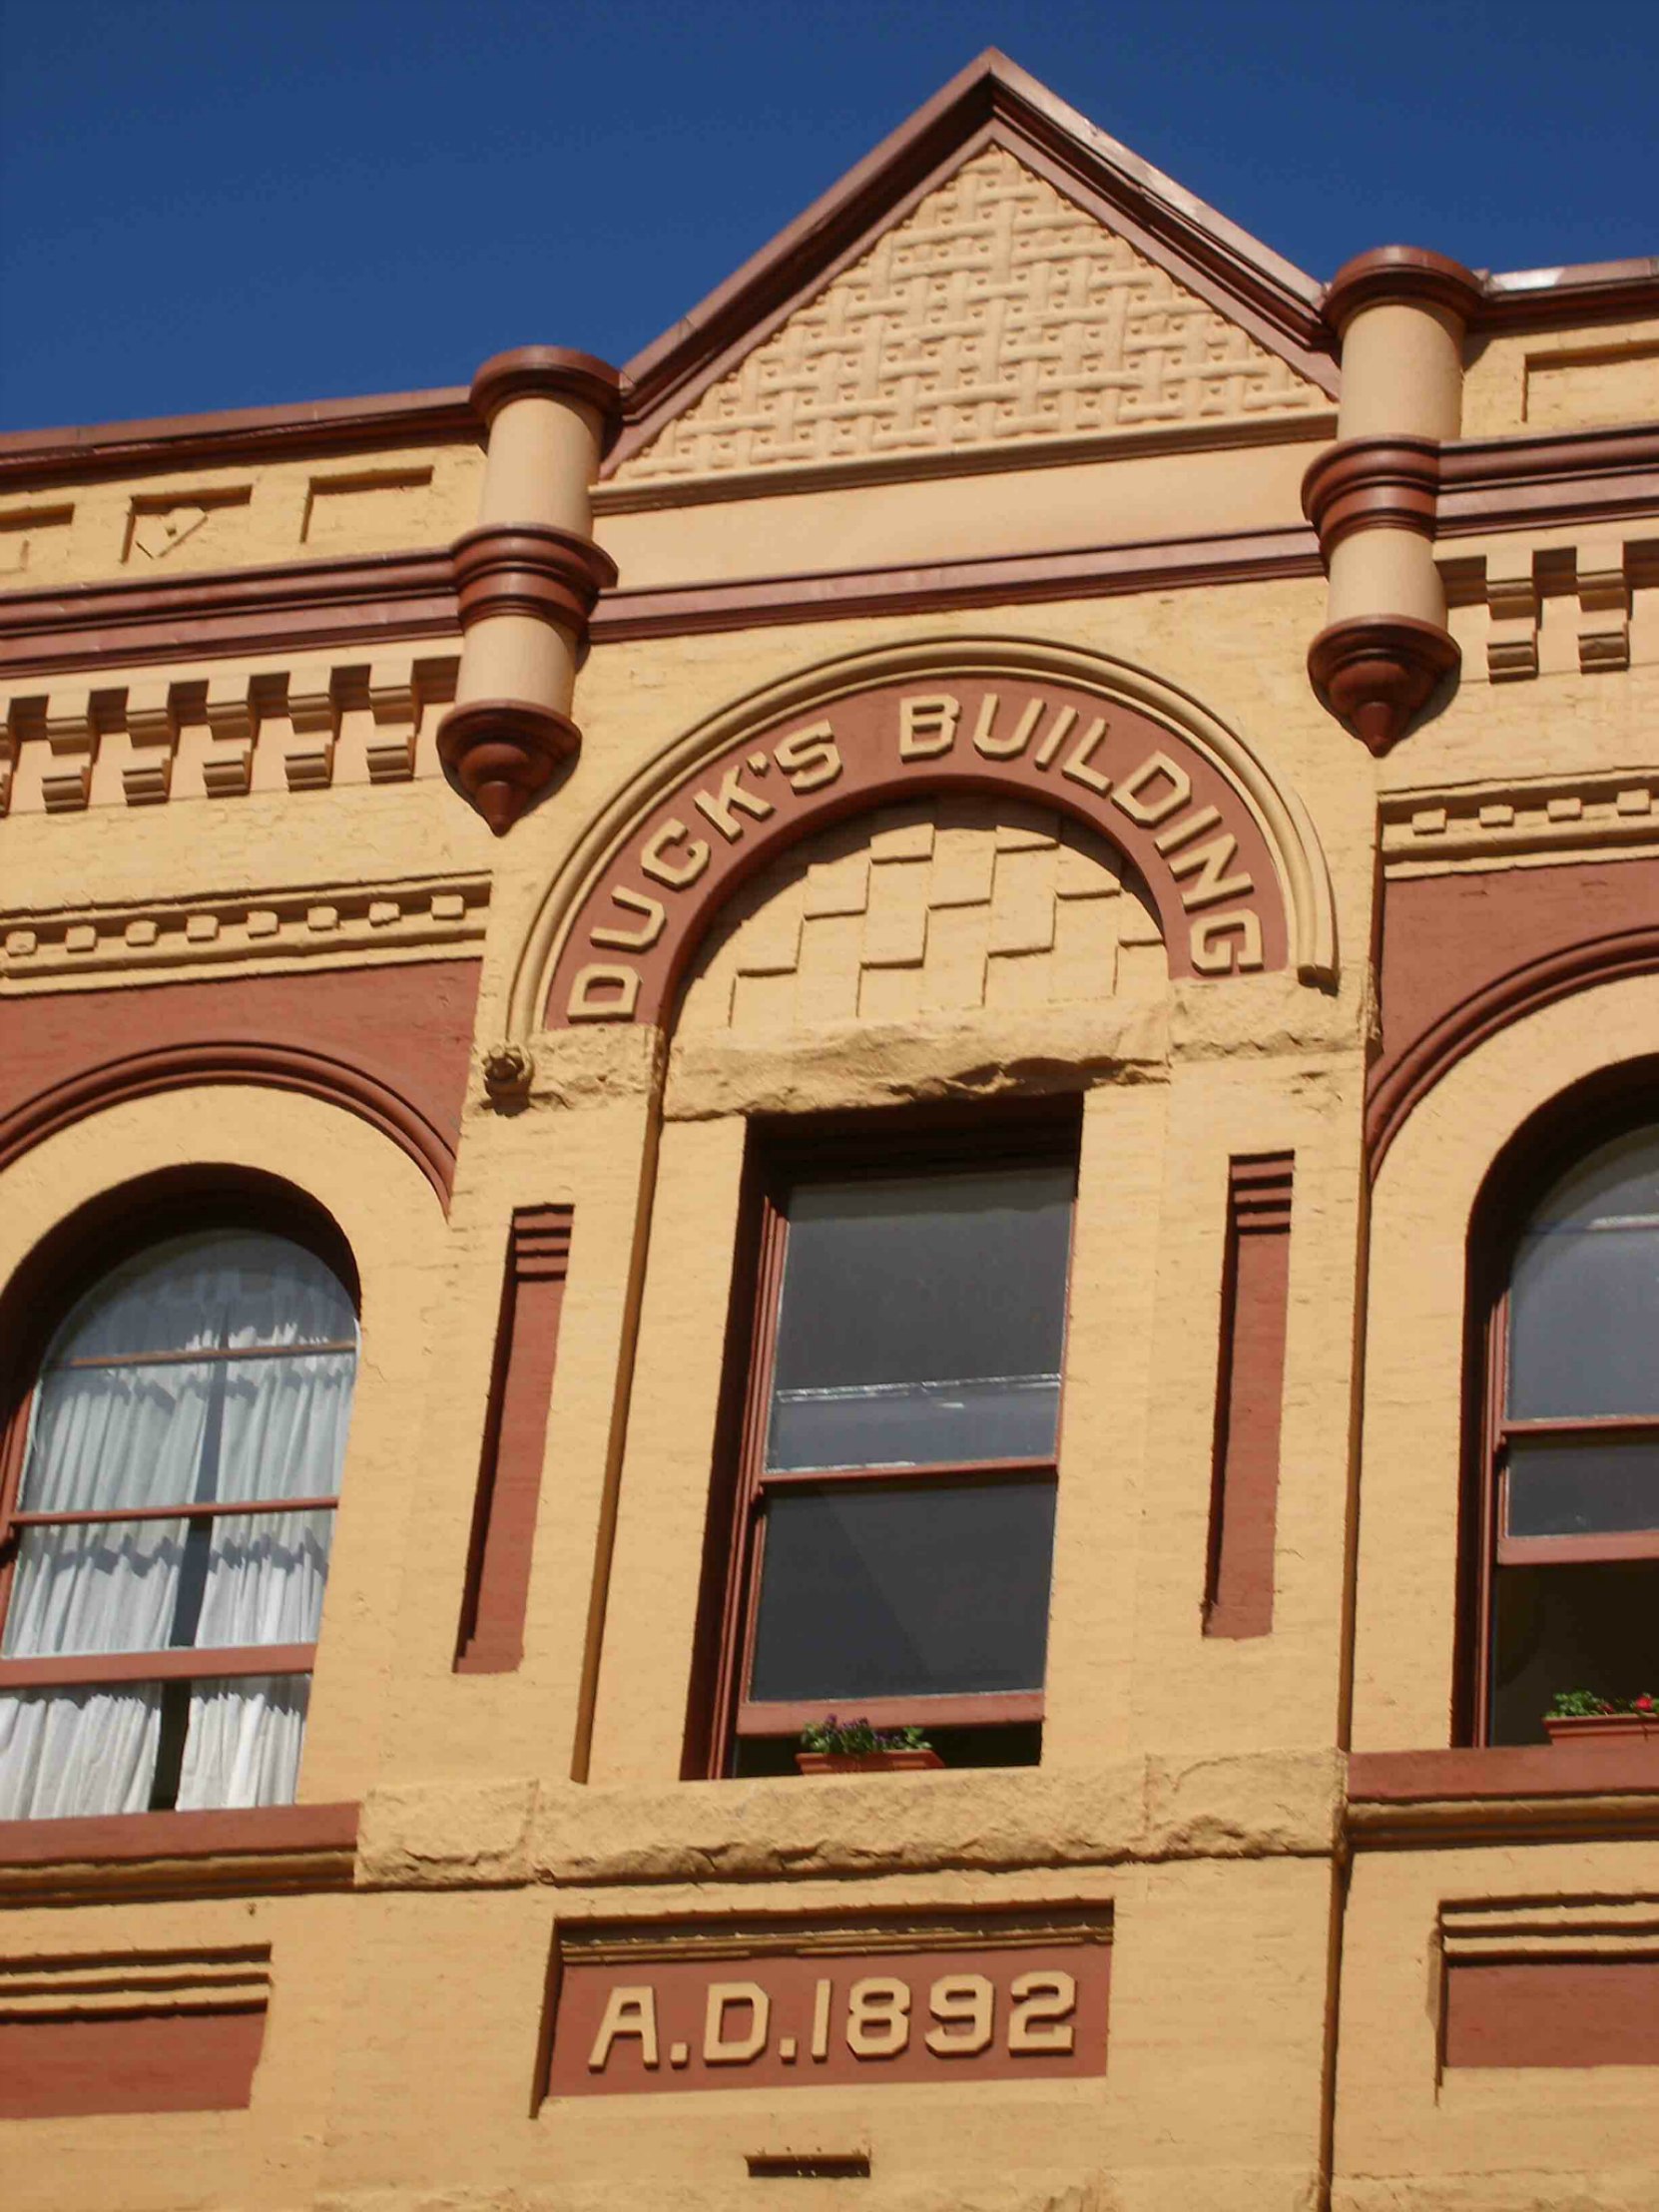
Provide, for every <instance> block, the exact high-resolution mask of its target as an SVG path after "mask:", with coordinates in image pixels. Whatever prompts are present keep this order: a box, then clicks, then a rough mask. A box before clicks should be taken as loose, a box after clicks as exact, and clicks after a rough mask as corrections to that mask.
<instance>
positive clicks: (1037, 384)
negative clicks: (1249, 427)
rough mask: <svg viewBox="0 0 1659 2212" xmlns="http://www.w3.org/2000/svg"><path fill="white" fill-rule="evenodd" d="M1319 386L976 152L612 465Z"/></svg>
mask: <svg viewBox="0 0 1659 2212" xmlns="http://www.w3.org/2000/svg"><path fill="white" fill-rule="evenodd" d="M1329 405H1330V401H1329V400H1328V399H1327V397H1326V395H1325V393H1324V392H1322V391H1320V390H1319V389H1318V387H1317V386H1315V385H1314V384H1311V383H1309V382H1307V381H1306V380H1305V379H1304V378H1303V377H1300V376H1298V375H1297V374H1296V372H1295V371H1294V370H1293V369H1292V368H1290V367H1289V366H1288V364H1287V363H1286V362H1284V361H1282V360H1281V359H1279V358H1278V356H1277V355H1275V354H1273V353H1270V352H1269V351H1268V350H1267V348H1266V347H1265V346H1262V345H1259V344H1258V343H1257V342H1256V340H1255V339H1254V338H1253V337H1251V336H1249V335H1248V334H1247V332H1245V331H1244V330H1242V329H1239V328H1238V327H1237V326H1236V325H1235V324H1233V323H1230V322H1228V321H1227V320H1226V318H1225V317H1224V316H1222V315H1219V314H1217V313H1216V311H1215V310H1214V308H1212V307H1211V306H1209V305H1208V303H1207V302H1206V301H1204V300H1202V299H1200V298H1198V297H1196V296H1195V294H1194V293H1192V292H1190V291H1187V290H1184V289H1183V288H1182V286H1181V285H1180V284H1178V283H1176V282H1175V281H1174V279H1173V278H1172V277H1168V276H1166V275H1165V273H1164V271H1163V270H1161V269H1160V268H1159V267H1158V266H1157V265H1156V264H1155V263H1153V262H1151V261H1148V260H1147V259H1146V257H1145V256H1144V255H1142V254H1139V253H1137V252H1136V250H1135V249H1134V248H1133V247H1132V246H1131V245H1129V243H1128V242H1127V240H1125V239H1121V238H1118V237H1116V236H1115V235H1114V234H1113V233H1112V232H1110V231H1108V230H1106V229H1105V228H1104V227H1103V226H1102V225H1101V224H1099V223H1097V222H1095V221H1094V220H1093V218H1092V217H1090V216H1087V215H1084V214H1082V213H1081V212H1080V211H1079V210H1078V209H1077V208H1075V207H1073V206H1072V205H1071V203H1070V202H1069V201H1067V200H1064V199H1062V197H1061V196H1060V194H1059V193H1058V192H1056V191H1055V190H1054V188H1053V187H1052V186H1051V185H1049V184H1046V183H1045V182H1044V181H1043V180H1042V179H1041V178H1039V177H1036V176H1033V175H1032V173H1031V172H1030V171H1029V170H1028V169H1026V168H1025V167H1024V166H1023V165H1022V164H1021V163H1020V162H1018V161H1016V160H1015V159H1014V157H1013V155H1012V154H1009V153H1007V152H1005V151H1004V150H1003V149H1002V148H1000V147H988V148H987V149H986V150H985V151H984V152H983V153H981V154H978V155H976V156H975V157H974V158H973V159H972V160H971V161H968V162H965V163H964V164H963V165H962V167H961V168H960V169H959V170H957V171H956V173H955V174H954V176H952V177H951V178H949V179H948V181H947V182H946V183H944V184H942V185H939V186H937V187H936V188H935V189H934V190H933V191H932V192H930V193H929V194H928V195H927V196H926V198H925V199H924V200H922V201H921V203H920V205H919V206H918V207H916V208H915V210H914V211H913V212H912V213H911V214H910V215H909V216H907V217H906V218H905V219H904V221H903V222H901V223H898V224H895V225H894V226H893V228H892V229H891V230H890V231H888V232H886V233H885V234H884V235H883V236H882V237H880V238H878V239H877V240H876V241H875V244H874V245H873V246H872V247H871V248H870V250H869V252H868V253H867V254H865V255H864V256H863V258H862V259H861V260H860V261H858V262H856V263H854V264H853V266H852V267H851V268H850V269H847V270H844V271H843V272H842V273H841V275H840V276H838V277H835V278H834V279H833V281H832V282H831V283H830V284H829V285H828V286H827V287H826V288H825V290H823V291H822V292H820V294H819V295H818V297H817V298H816V299H814V300H813V301H812V302H811V303H810V304H809V305H807V306H804V307H801V308H800V309H798V310H797V312H796V313H795V314H793V315H792V316H791V317H790V318H789V320H788V321H787V322H786V323H785V324H784V325H783V327H782V328H781V329H779V330H777V331H775V332H774V333H773V335H772V336H771V337H770V338H768V339H767V340H766V342H765V343H764V344H762V345H758V346H757V347H756V348H755V349H754V351H753V352H751V353H750V354H748V355H747V357H746V358H745V359H744V360H743V361H741V362H740V363H739V365H738V366H737V368H735V369H734V370H733V371H732V372H731V374H730V375H728V376H726V377H725V378H723V379H722V380H721V381H720V382H718V383H716V384H714V385H712V386H711V387H710V389H709V390H707V391H706V392H704V394H703V395H702V397H701V398H700V399H698V400H697V402H696V403H695V404H694V405H693V406H691V407H689V408H688V409H687V410H686V412H685V413H684V414H682V415H680V416H678V417H677V418H676V419H675V420H674V421H672V422H670V423H668V424H667V425H666V427H665V428H664V429H663V431H662V432H661V434H660V435H659V436H658V437H656V438H654V439H653V440H652V442H651V443H650V444H649V445H647V446H645V447H644V448H642V450H641V451H640V452H638V453H636V454H634V455H633V456H632V457H631V458H630V459H629V460H627V461H625V462H624V463H623V464H622V465H621V466H620V467H619V468H618V469H617V471H616V475H615V478H614V481H615V482H617V483H618V484H640V485H644V484H652V483H662V482H670V481H678V480H683V479H694V478H698V477H706V476H723V475H729V474H737V473H743V472H747V471H751V470H756V469H775V468H790V467H816V466H822V465H824V464H826V463H835V462H858V461H869V460H872V459H879V458H883V457H886V456H899V455H910V454H916V455H921V454H943V453H953V452H961V451H964V450H972V449H974V448H976V447H984V446H992V445H1003V444H1029V443H1033V442H1038V441H1041V440H1046V439H1065V438H1080V437H1088V436H1093V435H1098V434H1100V433H1103V432H1104V433H1111V432H1123V431H1131V430H1148V429H1164V428H1178V427H1188V426H1198V425H1207V424H1215V423H1225V422H1232V421H1241V420H1251V419H1256V418H1260V417H1267V416H1277V415H1297V414H1304V413H1307V412H1309V411H1311V410H1313V409H1316V408H1324V407H1328V406H1329Z"/></svg>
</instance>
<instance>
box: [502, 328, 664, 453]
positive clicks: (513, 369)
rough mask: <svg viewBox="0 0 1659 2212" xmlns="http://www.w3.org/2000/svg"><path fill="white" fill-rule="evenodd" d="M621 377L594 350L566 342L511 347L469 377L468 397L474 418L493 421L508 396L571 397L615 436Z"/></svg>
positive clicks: (616, 369) (620, 372)
mask: <svg viewBox="0 0 1659 2212" xmlns="http://www.w3.org/2000/svg"><path fill="white" fill-rule="evenodd" d="M626 381H627V379H626V378H625V377H624V375H623V373H622V370H621V369H619V368H613V367H612V365H611V363H610V362H609V361H602V360H601V359H600V358H599V356H598V354H597V353H579V352H577V351H576V350H575V349H574V348H573V347H571V346H568V345H515V346H513V347H512V348H511V349H510V351H508V352H505V353H492V354H491V355H490V357H489V359H488V360H487V361H485V363H484V365H483V366H482V368H480V369H479V370H478V372H477V374H476V375H475V376H474V377H473V379H472V389H471V392H470V393H469V395H468V396H469V397H470V399H471V401H472V410H473V412H474V414H476V415H477V416H478V418H479V420H480V421H482V422H485V423H493V422H494V420H495V418H496V415H497V414H498V413H499V411H500V410H501V408H503V407H504V406H506V404H507V403H508V401H509V400H512V399H574V400H577V401H579V402H580V403H581V404H582V405H583V406H587V407H591V408H592V409H593V410H594V412H595V413H596V414H597V415H598V416H599V417H600V419H601V421H602V422H603V423H604V424H605V426H606V437H607V441H608V440H609V439H610V438H611V437H614V436H615V434H616V428H617V423H618V421H619V419H620V417H621V413H622V396H623V390H624V386H625V384H626Z"/></svg>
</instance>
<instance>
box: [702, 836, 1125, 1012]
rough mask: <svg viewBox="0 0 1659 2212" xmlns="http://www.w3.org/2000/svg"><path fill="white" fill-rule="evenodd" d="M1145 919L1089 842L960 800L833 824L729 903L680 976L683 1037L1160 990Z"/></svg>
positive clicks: (1107, 856) (1095, 843) (1097, 846)
mask: <svg viewBox="0 0 1659 2212" xmlns="http://www.w3.org/2000/svg"><path fill="white" fill-rule="evenodd" d="M1168 972H1169V971H1168V964H1167V962H1166V960H1165V957H1164V946H1163V939H1162V937H1161V936H1160V934H1159V929H1158V923H1157V919H1156V917H1155V916H1154V915H1153V913H1152V912H1151V910H1150V908H1149V907H1148V906H1147V905H1146V904H1145V903H1144V902H1143V900H1142V898H1141V896H1140V894H1139V893H1138V891H1136V890H1135V889H1134V888H1133V887H1131V885H1129V884H1127V883H1125V882H1124V880H1123V879H1122V877H1121V875H1120V874H1119V872H1118V868H1117V866H1116V864H1115V860H1114V856H1113V854H1112V853H1111V852H1110V851H1109V850H1108V848H1107V847H1106V846H1105V845H1104V844H1103V843H1102V842H1101V841H1100V840H1099V839H1098V838H1096V837H1093V836H1091V835H1090V833H1089V832H1088V831H1087V830H1082V829H1079V828H1078V827H1076V826H1075V825H1074V824H1072V823H1070V822H1064V821H1062V820H1061V818H1060V817H1059V816H1057V815H1054V814H1050V813H1046V812H1044V811H1043V810H1041V809H1038V808H1034V807H1033V808H1023V807H1019V806H1016V805H1010V804H1008V803H1006V802H1005V803H1003V804H1002V805H1000V806H998V805H994V804H992V803H991V802H989V801H985V800H975V799H966V800H958V801H948V800H942V801H939V802H937V803H936V804H934V805H932V806H926V805H923V806H916V807H904V808H893V809H890V810H887V811H884V812H882V813H880V814H877V815H872V816H865V817H863V818H862V819H861V820H859V821H855V822H852V823H849V824H843V825H837V827H836V828H834V829H833V830H826V831H825V832H824V834H823V835H821V836H818V837H814V838H812V839H810V840H809V841H807V842H806V843H804V844H801V845H799V846H797V847H796V848H795V850H794V851H792V852H790V853H789V854H787V855H786V856H785V857H784V858H783V859H781V860H779V861H777V862H776V863H775V864H774V865H773V866H772V867H770V868H767V869H765V870H764V871H763V872H762V873H761V874H760V875H759V876H757V877H756V879H755V881H754V882H753V883H751V884H750V885H748V886H747V888H746V889H744V890H743V891H740V892H739V893H738V895H737V896H736V897H735V898H734V899H733V901H732V903H731V905H730V906H729V907H728V909H727V913H726V918H725V920H724V923H723V925H722V927H721V928H720V929H719V930H717V931H716V932H715V934H714V935H713V936H712V937H711V939H710V941H709V943H708V945H707V946H706V947H705V949H704V952H703V956H702V958H701V959H700V960H699V962H698V964H697V967H696V968H695V970H694V972H693V977H692V981H691V983H690V985H689V986H688V989H687V992H686V997H685V1001H684V1005H683V1008H682V1011H681V1015H680V1020H679V1029H680V1032H681V1034H682V1035H684V1034H697V1035H707V1034H708V1033H709V1032H710V1031H714V1030H730V1031H732V1032H734V1033H736V1034H738V1035H745V1036H752V1037H754V1038H756V1039H757V1040H761V1039H770V1038H772V1037H773V1036H775V1035H776V1034H777V1033H778V1032H779V1031H780V1030H785V1029H790V1030H801V1029H814V1028H821V1027H823V1026H824V1025H825V1024H826V1023H830V1022H848V1021H908V1020H913V1019H915V1018H916V1017H918V1016H920V1015H925V1014H930V1013H948V1012H952V1011H964V1010H970V1009H972V1008H974V1007H979V1006H984V1007H988V1008H991V1009H993V1010H995V1009H999V1008H1004V1007H1007V1008H1013V1007H1020V1008H1028V1007H1034V1006H1046V1005H1058V1004H1066V1003H1073V1004H1074V1003H1077V1002H1079V1001H1084V1000H1100V999H1104V998H1110V997H1113V996H1114V995H1129V994H1134V993H1147V994H1150V993H1155V992H1159V991H1162V989H1163V987H1164V984H1165V982H1166V980H1167V977H1168Z"/></svg>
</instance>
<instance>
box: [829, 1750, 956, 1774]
mask: <svg viewBox="0 0 1659 2212" xmlns="http://www.w3.org/2000/svg"><path fill="white" fill-rule="evenodd" d="M795 1763H796V1766H797V1767H798V1769H799V1770H800V1771H801V1773H802V1774H914V1773H916V1772H918V1771H919V1770H920V1769H922V1768H924V1767H942V1766H943V1765H944V1761H943V1760H942V1759H941V1758H940V1757H939V1755H938V1753H937V1752H936V1751H933V1750H931V1749H922V1750H911V1749H906V1750H903V1751H798V1752H797V1753H796V1755H795Z"/></svg>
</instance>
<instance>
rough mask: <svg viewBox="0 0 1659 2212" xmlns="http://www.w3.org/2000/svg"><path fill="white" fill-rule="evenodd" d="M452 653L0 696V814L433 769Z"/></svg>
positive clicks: (383, 778)
mask: <svg viewBox="0 0 1659 2212" xmlns="http://www.w3.org/2000/svg"><path fill="white" fill-rule="evenodd" d="M458 666H459V663H458V662H457V660H456V657H455V655H454V653H453V652H449V653H438V654H431V655H421V656H419V657H416V656H413V655H407V654H402V655H400V654H395V653H394V654H391V655H388V656H387V657H385V658H384V659H380V660H372V661H370V660H357V661H353V662H351V663H349V664H341V665H339V666H331V665H319V666H309V665H304V666H296V667H293V668H290V669H286V670H282V669H277V670H270V671H263V672H261V673H259V674H255V675H248V674H246V673H244V674H241V675H230V674H220V675H215V676H212V677H208V678H202V677H193V678H187V679H184V680H178V681H176V680H172V679H167V678H153V679H151V678H146V679H143V680H141V681H137V682H132V683H116V684H113V685H111V686H109V687H108V688H103V687H96V688H89V687H87V686H86V685H84V684H69V685H59V684H56V683H49V684H48V685H47V686H46V687H43V686H42V685H40V684H38V683H36V684H26V683H25V684H20V686H19V688H18V689H17V690H16V691H15V692H10V693H8V694H6V695H4V696H0V813H4V812H5V811H6V810H7V808H8V807H9V808H10V810H11V811H12V812H14V813H17V814H39V813H42V812H45V813H47V814H77V813H79V812H81V811H82V810H83V809H85V808H87V807H101V806H112V807H121V806H127V807H147V806H158V805H161V804H163V803H165V802H167V801H169V800H177V799H215V800H220V799H237V798H241V797H242V796H243V795H244V794H245V793H247V792H251V791H252V792H283V791H287V792H297V791H316V790H322V789H325V788H326V787H328V786H330V785H335V784H402V783H407V782H408V781H409V780H410V779H411V778H412V777H414V776H416V775H421V776H436V775H437V773H438V763H437V753H436V748H435V743H434V733H435V731H436V728H437V722H438V715H437V712H436V711H435V710H437V709H440V708H442V707H443V706H445V705H447V703H448V702H449V701H450V700H452V699H453V698H454V696H455V675H456V670H457V668H458Z"/></svg>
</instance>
